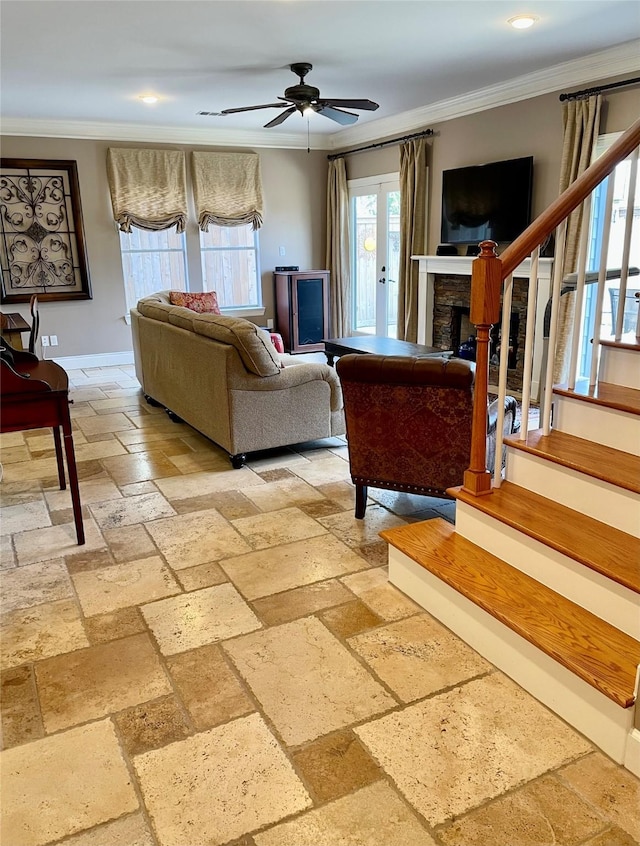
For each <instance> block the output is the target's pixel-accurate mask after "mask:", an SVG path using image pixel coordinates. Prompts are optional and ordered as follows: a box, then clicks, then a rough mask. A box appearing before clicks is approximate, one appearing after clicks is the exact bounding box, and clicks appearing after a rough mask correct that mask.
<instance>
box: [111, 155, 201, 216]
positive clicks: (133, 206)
mask: <svg viewBox="0 0 640 846" xmlns="http://www.w3.org/2000/svg"><path fill="white" fill-rule="evenodd" d="M107 176H108V180H109V190H110V192H111V205H112V207H113V216H114V219H115V221H116V223H117V224H118V225H119V227H120V229H121V230H122V232H131V227H132V226H137V227H138V228H139V229H147V230H150V231H155V230H159V229H170V228H171V227H172V226H175V227H176V229H177V231H178V232H184V229H185V226H186V223H187V179H186V169H185V157H184V153H183V152H181V151H178V150H144V149H136V150H129V149H124V148H122V147H111V148H109V150H108V151H107Z"/></svg>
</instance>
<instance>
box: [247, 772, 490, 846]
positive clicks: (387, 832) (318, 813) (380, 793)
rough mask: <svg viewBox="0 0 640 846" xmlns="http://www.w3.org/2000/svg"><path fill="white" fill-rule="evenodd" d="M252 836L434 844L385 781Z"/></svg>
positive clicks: (303, 844)
mask: <svg viewBox="0 0 640 846" xmlns="http://www.w3.org/2000/svg"><path fill="white" fill-rule="evenodd" d="M354 832H357V835H356V836H357V840H356V839H354ZM253 839H254V840H255V842H256V846H293V844H295V846H352V844H353V846H355V844H357V846H360V844H362V846H435V841H434V840H433V838H432V837H430V836H429V834H428V833H427V832H426V830H425V829H424V828H423V827H422V825H421V824H420V822H419V820H418V818H417V817H416V816H415V814H414V813H413V812H412V811H411V809H410V808H408V807H407V805H406V804H405V803H404V802H403V801H402V799H401V798H400V797H399V796H398V794H397V793H396V792H395V791H394V790H393V789H392V788H391V787H390V786H389V785H388V784H387V783H386V782H382V781H380V782H376V784H372V785H370V786H369V787H364V788H363V789H362V790H359V791H358V792H357V793H354V794H352V795H351V796H345V797H344V798H342V799H337V800H336V801H335V802H331V803H330V804H329V805H324V806H323V807H322V808H317V809H314V810H313V811H308V812H307V813H306V814H303V815H302V816H301V817H298V818H297V819H295V820H291V822H286V823H281V824H280V825H278V826H276V827H275V828H272V829H270V830H269V831H265V832H262V833H261V834H256V835H254V838H253ZM487 846H488V844H487Z"/></svg>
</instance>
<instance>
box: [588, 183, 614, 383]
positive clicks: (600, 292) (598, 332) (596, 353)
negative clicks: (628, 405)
mask: <svg viewBox="0 0 640 846" xmlns="http://www.w3.org/2000/svg"><path fill="white" fill-rule="evenodd" d="M607 179H608V182H607V197H606V200H605V209H604V221H603V228H602V240H601V243H600V267H599V269H598V289H597V293H596V314H595V317H594V319H593V349H592V350H591V368H590V371H589V387H590V388H593V387H594V386H595V384H596V382H597V379H598V360H599V357H600V338H601V337H602V304H603V301H604V292H605V282H606V279H607V255H608V253H609V235H610V234H611V217H612V214H613V189H614V187H615V176H614V174H613V173H612V174H611V175H610V176H609V177H607Z"/></svg>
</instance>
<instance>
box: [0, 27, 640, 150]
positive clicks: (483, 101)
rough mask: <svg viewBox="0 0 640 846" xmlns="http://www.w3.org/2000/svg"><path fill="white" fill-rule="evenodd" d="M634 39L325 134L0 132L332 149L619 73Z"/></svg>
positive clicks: (57, 125)
mask: <svg viewBox="0 0 640 846" xmlns="http://www.w3.org/2000/svg"><path fill="white" fill-rule="evenodd" d="M639 55H640V40H638V39H636V40H634V41H628V42H626V43H625V44H620V45H618V46H617V47H612V48H610V49H609V50H602V51H600V52H599V53H593V54H591V55H590V56H585V57H583V58H581V59H573V60H571V61H568V62H563V63H561V64H559V65H553V66H552V67H549V68H545V69H544V70H541V71H536V72H534V73H530V74H526V75H524V76H519V77H515V78H514V79H511V80H509V81H508V82H504V83H500V84H499V85H492V86H489V87H487V88H480V89H478V90H476V91H471V92H469V93H467V94H462V95H460V96H459V97H451V98H450V99H447V100H441V101H440V102H438V103H432V104H431V105H428V106H422V107H420V108H419V109H412V110H411V111H408V112H403V113H401V114H398V115H394V116H392V117H388V118H380V119H379V120H372V121H369V122H368V123H366V124H362V125H360V126H354V127H350V128H348V129H342V130H340V131H339V132H335V133H332V134H330V135H326V134H322V135H321V134H319V133H316V134H312V135H311V136H309V138H307V133H306V132H305V133H286V134H283V133H280V134H276V133H273V132H269V131H268V130H267V131H265V130H263V129H260V130H225V129H218V128H214V127H203V128H199V127H177V126H147V125H140V124H128V123H107V122H91V121H64V120H57V121H52V120H41V119H31V118H10V117H5V118H3V119H2V123H1V125H0V132H1V133H2V134H3V135H24V136H36V137H40V138H78V139H90V140H109V141H140V142H149V141H155V142H157V143H159V144H191V145H192V144H202V145H205V146H216V147H251V148H255V147H262V148H276V149H290V150H306V149H307V147H308V146H309V147H310V148H311V149H312V150H314V151H317V150H323V151H327V152H333V151H336V150H344V149H345V148H346V147H353V146H356V145H358V144H363V143H370V142H374V141H379V140H380V139H382V138H388V137H390V136H393V135H403V134H406V133H409V132H414V131H415V130H418V129H423V128H424V127H425V126H426V125H428V124H430V123H441V122H443V121H447V120H452V119H453V118H459V117H464V116H465V115H470V114H474V113H476V112H482V111H485V110H487V109H494V108H497V107H499V106H506V105H509V104H510V103H515V102H518V101H520V100H528V99H530V98H531V97H539V96H541V95H543V94H549V93H552V92H554V91H560V90H561V89H562V88H566V87H568V86H569V87H570V86H576V85H586V84H593V83H594V81H597V80H602V79H609V78H611V77H614V76H618V75H619V74H624V73H638V70H639V65H640V62H639V60H638V56H639Z"/></svg>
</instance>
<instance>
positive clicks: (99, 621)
mask: <svg viewBox="0 0 640 846" xmlns="http://www.w3.org/2000/svg"><path fill="white" fill-rule="evenodd" d="M84 628H85V631H86V633H87V637H88V638H89V641H90V642H91V643H92V644H94V643H107V641H109V640H119V639H120V638H121V637H128V636H129V635H134V634H138V633H139V632H143V631H145V625H144V620H143V619H142V614H141V613H140V611H139V610H138V609H137V608H121V609H120V610H119V611H112V612H111V613H110V614H98V615H97V616H96V617H87V618H86V619H85V621H84Z"/></svg>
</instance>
